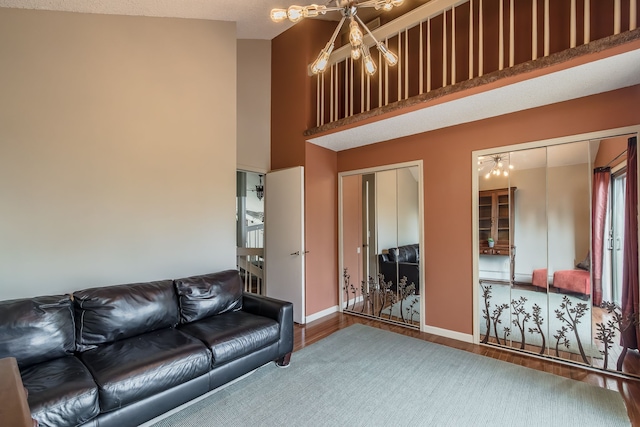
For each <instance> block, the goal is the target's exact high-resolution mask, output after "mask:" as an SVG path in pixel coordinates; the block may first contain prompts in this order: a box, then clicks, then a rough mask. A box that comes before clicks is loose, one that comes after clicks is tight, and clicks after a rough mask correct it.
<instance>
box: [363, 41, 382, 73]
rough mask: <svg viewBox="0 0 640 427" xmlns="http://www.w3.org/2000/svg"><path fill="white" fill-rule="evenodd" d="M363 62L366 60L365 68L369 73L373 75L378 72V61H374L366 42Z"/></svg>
mask: <svg viewBox="0 0 640 427" xmlns="http://www.w3.org/2000/svg"><path fill="white" fill-rule="evenodd" d="M362 62H364V70H365V71H366V72H367V74H369V75H370V76H372V75H374V74H375V73H376V70H377V69H378V67H377V66H376V63H375V62H373V59H372V58H371V53H370V52H369V48H368V47H367V45H366V44H363V45H362Z"/></svg>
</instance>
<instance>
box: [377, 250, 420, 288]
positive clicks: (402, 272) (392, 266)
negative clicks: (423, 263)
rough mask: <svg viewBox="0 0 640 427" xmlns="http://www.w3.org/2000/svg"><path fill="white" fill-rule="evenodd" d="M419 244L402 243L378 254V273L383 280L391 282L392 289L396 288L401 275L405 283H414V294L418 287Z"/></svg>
mask: <svg viewBox="0 0 640 427" xmlns="http://www.w3.org/2000/svg"><path fill="white" fill-rule="evenodd" d="M419 260H420V245H418V244H412V245H404V246H399V247H397V248H389V249H388V251H387V252H386V253H382V254H379V255H378V264H379V268H380V273H381V274H382V275H383V276H384V280H385V281H387V282H389V281H391V282H393V285H392V286H391V290H392V291H394V292H395V291H396V290H397V284H398V282H399V281H400V279H402V278H403V277H406V278H407V285H410V284H412V283H413V284H415V285H416V294H419V293H420V292H419V289H420V286H419V284H420V264H419Z"/></svg>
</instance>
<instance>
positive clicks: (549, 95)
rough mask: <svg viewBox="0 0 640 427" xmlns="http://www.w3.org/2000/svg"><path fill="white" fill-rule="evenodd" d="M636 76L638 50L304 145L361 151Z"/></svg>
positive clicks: (626, 82) (637, 79) (611, 86)
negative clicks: (405, 137) (363, 147)
mask: <svg viewBox="0 0 640 427" xmlns="http://www.w3.org/2000/svg"><path fill="white" fill-rule="evenodd" d="M638 70H640V49H638V50H633V51H630V52H626V53H623V54H620V55H615V56H612V57H609V58H605V59H601V60H599V61H595V62H590V63H587V64H584V65H580V66H577V67H573V68H569V69H566V70H563V71H559V72H556V73H552V74H548V75H545V76H541V77H536V78H533V79H529V80H525V81H522V82H519V83H514V84H511V85H508V86H505V87H501V88H498V89H494V90H490V91H487V92H483V93H479V94H476V95H471V96H467V97H464V98H461V99H458V100H455V101H450V102H447V103H444V104H439V105H436V106H433V107H427V108H423V109H421V110H417V111H414V112H411V113H407V114H403V115H400V116H396V117H392V118H389V119H385V120H379V121H376V122H373V123H370V124H366V125H362V126H356V127H354V128H350V129H346V130H343V131H338V132H334V133H330V134H328V135H324V136H320V137H315V138H309V139H308V141H309V142H311V143H313V144H316V145H319V146H321V147H325V148H328V149H330V150H333V151H341V150H347V149H349V148H355V147H361V146H363V145H368V144H374V143H376V142H382V141H388V140H391V139H395V138H400V137H403V136H409V135H415V134H419V133H423V132H428V131H432V130H436V129H441V128H445V127H448V126H455V125H458V124H462V123H469V122H473V121H476V120H483V119H487V118H489V117H495V116H500V115H503V114H508V113H512V112H515V111H522V110H527V109H529V108H536V107H540V106H543V105H549V104H555V103H558V102H563V101H568V100H571V99H576V98H582V97H585V96H589V95H595V94H597V93H603V92H608V91H611V90H615V89H620V88H623V87H628V86H633V85H637V84H640V73H639V72H638Z"/></svg>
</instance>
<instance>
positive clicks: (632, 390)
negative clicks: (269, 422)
mask: <svg viewBox="0 0 640 427" xmlns="http://www.w3.org/2000/svg"><path fill="white" fill-rule="evenodd" d="M355 323H360V324H363V325H368V326H372V327H375V328H379V329H383V330H387V331H392V332H396V333H399V334H403V335H407V336H410V337H414V338H418V339H421V340H425V341H429V342H434V343H437V344H441V345H446V346H448V347H452V348H457V349H459V350H463V351H468V352H471V353H475V354H479V355H482V356H486V357H492V358H494V359H498V360H502V361H504V362H508V363H515V364H517V365H522V366H525V367H527V368H532V369H537V370H539V371H544V372H548V373H552V374H555V375H560V376H563V377H565V378H571V379H573V380H577V381H582V382H585V383H588V384H591V385H594V386H597V387H602V388H607V389H610V390H615V391H618V392H620V394H621V396H622V398H623V399H624V401H625V403H626V405H627V412H628V414H629V419H630V420H631V423H632V425H633V426H637V427H640V380H634V379H626V378H619V377H616V376H613V375H609V374H606V373H604V372H596V371H593V370H588V369H584V368H581V367H578V366H571V365H565V364H562V363H558V362H554V361H551V360H542V359H538V358H535V357H530V356H527V355H524V354H519V353H515V352H511V351H507V350H503V349H500V348H496V347H490V346H480V345H475V344H469V343H466V342H462V341H457V340H454V339H450V338H444V337H440V336H437V335H432V334H428V333H425V332H420V331H416V330H412V329H409V328H405V327H402V326H399V325H393V324H389V323H384V322H380V321H378V320H373V319H367V318H363V317H359V316H353V315H348V314H343V313H334V314H331V315H329V316H326V317H323V318H322V319H319V320H316V321H315V322H311V323H308V324H306V325H296V326H295V329H294V348H293V350H294V351H298V350H300V349H302V348H304V347H306V346H308V345H310V344H313V343H316V342H318V341H320V340H321V339H323V338H325V337H327V336H329V335H331V334H332V333H334V332H336V331H338V330H340V329H343V328H346V327H348V326H350V325H353V324H355ZM293 360H294V361H295V354H294V355H293Z"/></svg>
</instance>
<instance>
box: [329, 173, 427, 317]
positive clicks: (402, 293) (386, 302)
mask: <svg viewBox="0 0 640 427" xmlns="http://www.w3.org/2000/svg"><path fill="white" fill-rule="evenodd" d="M419 170H420V168H419V167H418V166H410V167H401V168H394V169H387V170H381V171H376V172H372V173H364V174H351V175H349V174H345V175H343V176H342V179H341V189H342V191H341V194H342V198H341V225H342V226H341V242H342V248H341V253H342V268H343V284H342V289H341V293H342V296H341V301H342V309H343V311H345V312H349V313H353V314H358V315H364V316H370V317H375V318H379V319H382V320H386V321H390V322H395V323H399V324H402V325H406V326H410V327H416V328H417V327H419V324H420V323H419V322H420V306H421V303H420V298H421V292H420V244H419V242H420V233H421V231H420V206H419V200H420V197H419V188H420V181H419V179H420V176H419Z"/></svg>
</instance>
